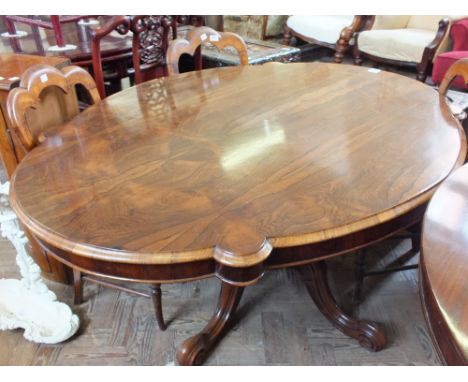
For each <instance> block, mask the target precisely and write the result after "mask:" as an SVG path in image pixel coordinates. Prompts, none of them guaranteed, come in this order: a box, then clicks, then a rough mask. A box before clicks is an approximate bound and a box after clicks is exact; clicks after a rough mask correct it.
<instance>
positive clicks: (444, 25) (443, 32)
mask: <svg viewBox="0 0 468 382" xmlns="http://www.w3.org/2000/svg"><path fill="white" fill-rule="evenodd" d="M449 25H450V20H449V19H448V18H446V17H445V18H443V19H442V20H440V21H439V29H437V33H436V35H435V37H434V40H432V41H431V42H430V43H429V45H428V46H426V49H425V51H424V55H426V51H430V52H428V53H429V54H431V56H430V57H428V59H430V60H432V58H433V57H434V54H435V52H436V50H437V48H438V47H439V45H440V44H441V43H442V41H443V40H444V38H445V37H446V36H447V32H448V30H449Z"/></svg>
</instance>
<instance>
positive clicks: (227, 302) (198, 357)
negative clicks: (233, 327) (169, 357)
mask: <svg viewBox="0 0 468 382" xmlns="http://www.w3.org/2000/svg"><path fill="white" fill-rule="evenodd" d="M243 291H244V288H243V287H237V286H234V285H230V284H227V283H224V282H223V283H222V285H221V292H220V294H219V298H218V304H217V307H216V311H215V313H214V315H213V317H211V320H210V322H208V324H207V325H206V326H205V327H204V328H203V330H202V331H201V332H200V333H198V334H197V335H195V336H193V337H191V338H189V339H187V340H185V341H184V342H183V343H182V345H181V346H180V347H179V349H178V351H177V361H178V362H179V364H180V365H185V366H193V365H201V364H202V363H203V362H204V361H205V359H206V357H207V355H208V354H209V352H210V350H211V349H212V348H213V347H214V345H215V344H216V342H218V341H219V340H220V339H221V337H222V335H223V334H224V332H225V329H226V328H227V327H228V326H229V324H230V322H232V317H233V315H234V312H235V311H236V308H237V305H238V304H239V301H240V299H241V297H242V292H243Z"/></svg>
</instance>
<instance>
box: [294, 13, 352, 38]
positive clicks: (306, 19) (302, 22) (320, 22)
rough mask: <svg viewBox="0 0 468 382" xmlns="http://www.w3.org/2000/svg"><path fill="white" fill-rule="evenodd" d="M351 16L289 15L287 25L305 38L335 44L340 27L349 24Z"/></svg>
mask: <svg viewBox="0 0 468 382" xmlns="http://www.w3.org/2000/svg"><path fill="white" fill-rule="evenodd" d="M353 18H354V16H291V17H289V18H288V21H287V26H288V27H289V28H290V29H292V30H293V31H294V32H296V33H298V34H300V35H302V36H304V37H306V38H310V39H313V40H317V41H321V42H325V43H327V44H336V42H337V41H338V39H339V37H340V33H341V31H342V29H343V28H344V27H347V26H349V25H351V23H352V22H353ZM350 44H351V42H350Z"/></svg>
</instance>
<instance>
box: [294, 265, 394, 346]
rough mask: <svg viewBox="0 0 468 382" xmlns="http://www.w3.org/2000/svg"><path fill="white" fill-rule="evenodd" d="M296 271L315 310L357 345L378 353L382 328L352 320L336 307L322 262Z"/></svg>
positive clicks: (382, 335) (381, 342) (382, 334)
mask: <svg viewBox="0 0 468 382" xmlns="http://www.w3.org/2000/svg"><path fill="white" fill-rule="evenodd" d="M298 270H299V272H300V274H301V276H302V280H303V281H304V284H305V285H306V287H307V290H308V291H309V294H310V296H311V297H312V299H313V300H314V302H315V304H316V305H317V308H319V310H320V311H321V312H322V314H323V315H324V316H325V317H327V318H328V320H329V321H330V322H331V323H332V324H333V325H334V326H335V327H336V328H337V329H338V330H340V331H341V332H343V333H344V334H346V335H347V336H350V337H352V338H355V339H357V340H358V341H359V344H360V345H361V346H363V347H365V348H366V349H368V350H371V351H378V350H381V349H382V348H383V347H384V346H385V344H386V338H385V333H384V331H383V329H382V328H380V327H379V326H378V325H377V324H375V323H373V322H370V321H364V320H357V319H355V318H352V317H350V316H348V315H347V314H345V313H344V312H343V311H342V310H341V309H340V308H339V307H338V305H337V304H336V301H335V299H334V298H333V295H332V293H331V290H330V287H329V286H328V280H327V271H326V266H325V263H324V262H323V261H320V262H317V263H315V264H312V265H307V266H303V267H300V268H298Z"/></svg>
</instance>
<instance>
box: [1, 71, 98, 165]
mask: <svg viewBox="0 0 468 382" xmlns="http://www.w3.org/2000/svg"><path fill="white" fill-rule="evenodd" d="M77 87H81V88H83V89H84V90H85V91H86V92H87V95H88V98H89V101H90V102H91V103H93V104H94V103H97V102H100V100H101V98H100V96H99V93H98V91H97V88H96V84H95V82H94V80H93V78H92V77H91V75H90V74H89V73H88V72H87V71H86V70H84V69H82V68H80V67H78V66H68V67H65V68H64V69H62V70H59V69H57V68H55V67H53V66H49V65H44V64H38V65H34V66H31V67H30V68H29V69H28V70H26V71H25V72H24V73H23V75H22V76H21V81H20V84H19V87H17V88H15V89H13V90H12V91H11V92H10V93H9V94H8V99H7V111H8V116H9V118H10V120H11V123H12V127H13V131H14V134H15V135H16V136H17V137H18V138H19V141H20V143H21V145H22V148H23V153H22V156H23V157H24V155H25V154H26V153H27V152H29V151H31V150H32V149H33V148H34V147H36V146H37V145H38V144H39V143H41V142H43V141H44V139H45V138H46V137H47V132H48V131H50V130H52V129H54V128H56V127H57V126H60V125H62V124H64V123H66V122H68V121H69V120H71V119H72V118H73V117H75V116H76V115H77V114H78V113H79V112H80V107H79V103H78V98H77V93H76V92H77V89H76V88H77ZM19 159H22V158H19Z"/></svg>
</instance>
